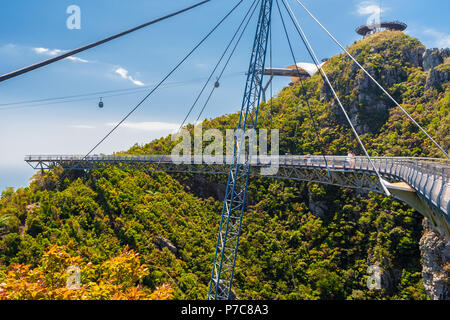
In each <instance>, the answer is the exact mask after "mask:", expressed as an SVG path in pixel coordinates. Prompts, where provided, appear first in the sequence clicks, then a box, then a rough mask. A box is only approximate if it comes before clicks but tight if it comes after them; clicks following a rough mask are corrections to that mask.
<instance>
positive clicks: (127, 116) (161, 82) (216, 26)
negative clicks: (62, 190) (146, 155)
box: [84, 0, 243, 158]
mask: <svg viewBox="0 0 450 320" xmlns="http://www.w3.org/2000/svg"><path fill="white" fill-rule="evenodd" d="M242 2H243V0H241V1H239V2H238V3H237V4H236V5H235V6H234V7H233V8H232V9H231V10H230V11H229V12H228V13H227V14H226V15H225V16H224V17H223V18H222V19H221V20H220V21H219V22H218V23H217V24H216V25H215V26H214V27H213V28H212V30H211V31H210V32H209V33H208V34H207V35H206V36H205V37H203V39H202V40H201V41H200V42H199V43H198V44H197V45H196V46H195V47H194V48H193V49H192V50H191V51H190V52H189V53H188V54H187V55H186V56H185V57H184V58H183V59H182V60H181V61H180V62H179V63H178V64H177V65H176V66H175V67H174V68H173V69H172V70H171V71H170V72H169V73H168V74H167V75H166V76H165V77H164V78H163V79H162V80H161V81H160V82H159V83H158V85H157V86H156V87H155V88H154V89H153V90H152V91H150V93H149V94H147V95H146V96H145V97H144V98H143V99H142V100H141V101H140V102H139V103H138V104H137V105H136V106H135V107H134V108H133V109H132V110H131V111H130V112H129V113H128V114H127V115H126V116H125V117H124V118H123V119H122V120H121V121H120V122H119V123H118V124H117V125H115V126H114V128H112V129H111V131H109V132H108V134H106V136H105V137H103V138H102V139H101V140H100V141H99V142H98V143H97V144H96V145H95V146H94V147H93V148H92V149H91V150H90V151H89V152H88V153H87V154H86V156H85V157H84V158H86V157H88V156H89V155H90V154H91V153H92V152H94V151H95V149H97V148H98V146H100V145H101V144H102V143H103V142H104V141H105V140H106V139H107V138H108V137H109V136H110V135H111V134H112V133H113V132H114V131H116V129H117V128H118V127H119V126H120V125H121V124H122V123H124V122H125V120H127V119H128V118H129V117H130V116H131V115H132V114H133V113H134V112H135V111H136V110H137V109H138V108H139V107H140V106H141V105H142V104H143V103H144V102H145V101H146V100H147V99H148V98H149V97H150V96H151V95H152V94H153V93H154V92H155V91H156V90H157V89H158V88H159V87H160V86H161V85H162V84H163V83H164V82H165V81H166V80H167V79H168V78H169V77H170V76H171V75H172V74H173V73H174V72H175V71H176V70H178V68H179V67H180V66H181V65H182V64H183V63H184V62H185V61H186V60H187V59H188V58H189V57H190V56H191V55H192V54H193V53H194V52H195V51H196V50H197V49H198V48H199V47H200V46H201V45H202V44H203V43H204V42H205V41H206V40H207V39H208V38H209V37H210V36H211V34H213V33H214V31H216V30H217V28H219V26H220V25H221V24H222V23H223V22H224V21H225V20H227V18H228V17H229V16H230V15H231V14H232V13H233V12H234V10H235V9H236V8H237V7H239V5H240V4H241V3H242Z"/></svg>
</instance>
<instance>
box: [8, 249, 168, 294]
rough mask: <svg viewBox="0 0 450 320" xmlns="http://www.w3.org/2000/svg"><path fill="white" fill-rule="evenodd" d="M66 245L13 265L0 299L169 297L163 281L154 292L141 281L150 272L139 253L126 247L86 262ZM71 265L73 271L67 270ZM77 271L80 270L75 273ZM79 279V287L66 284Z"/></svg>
mask: <svg viewBox="0 0 450 320" xmlns="http://www.w3.org/2000/svg"><path fill="white" fill-rule="evenodd" d="M66 250H67V248H66V247H60V246H56V245H54V246H51V247H50V248H49V249H48V250H47V251H46V252H45V253H44V254H43V256H42V258H41V263H40V265H39V266H38V267H37V268H35V269H31V266H29V265H20V264H17V265H11V267H10V270H9V271H8V274H7V275H6V277H5V278H4V279H0V300H42V299H45V300H167V299H172V298H173V290H172V288H171V287H170V286H169V285H163V286H161V287H159V288H157V289H156V290H155V291H154V292H151V290H149V289H148V288H145V287H143V286H142V285H141V284H138V283H139V282H140V281H141V280H142V279H143V278H144V277H145V276H147V275H148V274H149V269H148V267H147V266H146V265H141V263H140V259H139V254H138V253H137V252H135V251H133V250H130V249H129V248H128V247H126V248H125V249H124V250H123V251H122V252H121V254H120V255H118V256H117V257H113V258H111V259H109V260H107V261H105V262H104V263H102V264H100V265H93V264H92V263H90V262H89V263H87V264H86V263H85V262H83V260H82V258H81V257H79V256H75V257H73V256H71V255H70V254H69V253H67V251H66ZM68 267H72V268H69V269H70V270H71V273H68V272H67V270H69V269H68ZM74 272H78V273H79V274H76V275H74ZM72 275H73V276H74V278H73V279H72V281H79V282H80V283H77V285H76V286H74V287H76V288H79V289H71V288H68V287H67V285H66V284H67V279H68V278H69V277H70V276H72Z"/></svg>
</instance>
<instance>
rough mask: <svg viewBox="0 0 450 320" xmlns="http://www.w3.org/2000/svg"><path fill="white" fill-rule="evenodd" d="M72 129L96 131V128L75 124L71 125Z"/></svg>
mask: <svg viewBox="0 0 450 320" xmlns="http://www.w3.org/2000/svg"><path fill="white" fill-rule="evenodd" d="M70 127H71V128H75V129H95V127H94V126H89V125H86V124H75V125H71V126H70Z"/></svg>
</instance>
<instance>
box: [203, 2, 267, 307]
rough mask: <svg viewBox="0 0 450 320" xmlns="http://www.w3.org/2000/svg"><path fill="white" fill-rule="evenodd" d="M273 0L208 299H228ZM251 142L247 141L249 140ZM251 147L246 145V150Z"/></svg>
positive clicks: (260, 40)
mask: <svg viewBox="0 0 450 320" xmlns="http://www.w3.org/2000/svg"><path fill="white" fill-rule="evenodd" d="M272 4H273V0H262V2H261V9H260V13H259V18H258V25H257V29H256V35H255V40H254V44H253V50H252V55H251V59H250V66H249V70H248V76H247V83H246V86H245V92H244V98H243V101H242V107H241V113H240V117H239V124H238V127H237V131H236V142H235V145H234V155H233V159H232V162H231V164H230V171H229V175H228V183H227V188H226V194H225V200H224V204H223V209H222V219H221V221H220V230H219V236H218V238H217V247H216V253H215V256H214V265H213V270H212V274H211V282H210V286H209V293H208V299H209V300H228V299H232V298H233V297H232V292H231V286H232V282H233V276H234V267H235V264H236V256H237V251H238V247H239V236H240V233H241V225H242V218H243V214H244V210H245V202H246V197H247V185H248V180H249V174H250V166H251V152H249V155H248V156H246V155H245V149H246V148H245V135H244V133H245V131H246V130H250V129H255V130H256V128H257V122H258V110H259V104H260V101H261V93H262V83H263V77H264V67H265V62H266V53H267V45H268V39H269V33H270V27H271V16H272ZM250 144H251V143H250ZM252 149H253V146H252V145H250V147H249V150H252Z"/></svg>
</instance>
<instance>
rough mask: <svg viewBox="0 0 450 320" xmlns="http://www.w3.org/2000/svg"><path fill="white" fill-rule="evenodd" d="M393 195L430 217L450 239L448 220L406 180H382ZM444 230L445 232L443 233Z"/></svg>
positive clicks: (432, 222) (438, 230)
mask: <svg viewBox="0 0 450 320" xmlns="http://www.w3.org/2000/svg"><path fill="white" fill-rule="evenodd" d="M382 182H383V184H384V185H385V186H386V188H387V189H388V190H389V192H390V193H391V194H392V196H393V197H394V198H396V199H398V200H400V201H403V202H405V203H406V204H408V205H409V206H410V207H412V208H414V209H416V210H417V211H418V212H419V213H421V214H422V215H423V216H424V217H426V218H428V220H429V221H430V224H431V225H432V227H433V229H434V230H435V231H436V232H438V233H439V234H441V235H442V236H444V237H445V238H446V239H447V240H448V241H450V226H449V224H448V222H447V220H446V219H445V218H444V217H442V216H441V215H440V214H439V213H437V212H435V211H434V210H433V209H432V208H431V207H430V206H429V205H428V204H427V203H426V201H425V200H424V199H422V198H421V197H419V195H418V194H417V193H416V191H415V190H414V189H413V188H412V187H410V186H409V185H408V184H407V183H405V182H399V183H390V182H387V181H385V180H383V181H382ZM442 232H444V234H442Z"/></svg>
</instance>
